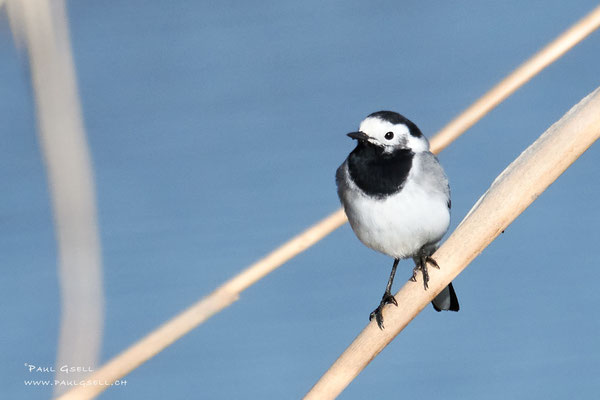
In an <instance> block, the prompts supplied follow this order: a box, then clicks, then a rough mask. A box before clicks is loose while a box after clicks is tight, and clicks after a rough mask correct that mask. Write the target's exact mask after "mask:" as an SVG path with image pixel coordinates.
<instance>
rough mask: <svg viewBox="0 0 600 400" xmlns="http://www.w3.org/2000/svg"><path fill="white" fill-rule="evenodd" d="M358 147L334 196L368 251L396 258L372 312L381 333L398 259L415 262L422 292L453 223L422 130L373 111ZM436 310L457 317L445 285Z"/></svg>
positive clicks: (442, 177)
mask: <svg viewBox="0 0 600 400" xmlns="http://www.w3.org/2000/svg"><path fill="white" fill-rule="evenodd" d="M348 136H350V137H351V138H352V139H356V140H357V141H358V143H357V145H356V148H355V149H354V150H352V152H351V153H350V155H349V156H348V158H346V160H345V161H344V163H343V164H342V165H341V166H340V167H339V168H338V170H337V173H336V183H337V188H338V195H339V196H340V200H341V202H342V205H343V206H344V210H345V212H346V215H347V216H348V220H349V221H350V226H351V227H352V230H353V231H354V233H355V234H356V236H357V237H358V238H359V239H360V241H361V242H363V243H364V244H365V245H366V246H368V247H370V248H372V249H373V250H376V251H379V252H381V253H383V254H387V255H388V256H390V257H393V258H394V265H393V266H392V272H391V273H390V278H389V280H388V283H387V286H386V288H385V293H384V294H383V297H382V299H381V302H380V303H379V306H378V307H377V308H376V309H375V310H374V311H373V312H372V313H371V315H370V317H369V320H371V319H373V317H375V319H376V321H377V324H378V325H379V328H381V329H383V315H382V309H383V307H384V306H385V305H386V304H389V303H393V304H395V305H398V303H397V302H396V299H395V298H394V296H393V295H392V293H391V291H390V290H391V288H392V283H393V281H394V275H395V274H396V267H397V266H398V261H399V260H401V259H404V258H409V257H412V258H413V260H414V261H415V267H414V269H413V275H412V277H411V280H413V281H416V274H417V272H418V271H421V272H422V274H423V284H424V286H425V289H427V283H428V281H429V275H428V273H427V263H430V264H432V265H433V266H434V267H436V268H439V266H438V264H437V262H436V261H435V260H434V259H433V258H431V255H432V254H433V253H434V252H435V250H436V249H437V244H438V242H439V241H440V239H441V238H442V236H444V234H445V233H446V231H447V230H448V225H449V224H450V187H449V186H448V179H447V178H446V174H445V173H444V170H443V169H442V167H441V166H440V164H439V162H438V160H437V158H436V157H435V155H433V154H432V153H431V152H430V151H429V141H428V140H427V138H425V136H423V134H422V133H421V131H420V130H419V128H417V126H416V125H415V124H414V123H412V122H411V121H409V120H408V119H406V118H405V117H403V116H402V115H400V114H398V113H395V112H392V111H378V112H375V113H373V114H371V115H369V116H368V117H367V118H366V119H365V120H364V121H362V122H361V124H360V127H359V129H358V132H351V133H349V134H348ZM432 304H433V307H434V308H435V310H436V311H441V310H451V311H458V309H459V306H458V299H457V298H456V293H455V292H454V288H453V287H452V283H450V285H448V287H446V288H445V289H444V290H443V291H442V292H441V293H440V294H439V295H438V296H437V297H436V298H435V299H434V300H433V302H432Z"/></svg>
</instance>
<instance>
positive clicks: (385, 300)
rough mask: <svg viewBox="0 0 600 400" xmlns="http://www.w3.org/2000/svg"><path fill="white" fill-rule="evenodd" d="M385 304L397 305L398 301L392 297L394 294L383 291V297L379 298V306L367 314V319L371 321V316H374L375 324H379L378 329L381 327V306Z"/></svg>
mask: <svg viewBox="0 0 600 400" xmlns="http://www.w3.org/2000/svg"><path fill="white" fill-rule="evenodd" d="M386 304H393V305H395V306H396V307H397V306H398V302H397V301H396V298H395V297H394V295H392V294H391V293H389V292H385V293H384V294H383V297H382V298H381V302H380V303H379V306H378V307H377V308H376V309H374V310H373V312H372V313H371V314H370V315H369V321H371V320H372V319H373V317H375V321H376V322H377V326H379V329H383V328H384V326H383V307H385V306H386Z"/></svg>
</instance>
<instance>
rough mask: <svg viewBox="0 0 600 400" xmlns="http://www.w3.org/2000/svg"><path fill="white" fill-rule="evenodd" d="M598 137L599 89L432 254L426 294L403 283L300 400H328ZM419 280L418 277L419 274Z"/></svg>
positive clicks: (501, 178) (536, 146)
mask: <svg viewBox="0 0 600 400" xmlns="http://www.w3.org/2000/svg"><path fill="white" fill-rule="evenodd" d="M599 137H600V88H598V89H596V90H595V91H594V92H593V93H591V94H590V95H588V96H587V97H586V98H584V99H583V100H582V101H581V102H579V104H577V105H576V106H574V107H573V108H572V109H571V110H570V111H569V112H568V113H567V114H565V116H563V117H562V118H561V119H560V121H558V122H557V123H555V124H554V125H552V126H551V127H550V128H549V129H548V130H547V131H546V132H545V133H544V134H542V136H540V137H539V138H538V139H537V140H536V141H535V142H534V143H533V144H532V145H531V146H529V147H528V148H527V150H525V151H524V152H523V153H522V154H521V155H520V156H519V157H518V158H517V159H516V160H515V161H513V162H512V163H511V164H510V165H509V166H508V167H507V168H506V169H505V170H504V171H503V172H502V173H501V174H500V175H499V176H498V177H497V178H496V180H495V181H494V182H493V183H492V185H491V186H490V188H489V189H488V190H487V192H485V193H484V195H483V196H482V197H481V198H480V199H479V200H478V201H477V203H476V204H475V205H474V206H473V208H472V209H471V211H470V212H469V214H467V216H466V217H465V219H464V220H463V221H462V222H461V223H460V225H459V226H458V228H456V230H455V231H454V232H453V233H452V235H450V237H449V238H448V240H446V242H444V244H443V245H442V246H441V247H440V248H439V249H438V251H437V252H436V253H435V254H434V255H433V258H435V260H436V261H437V262H438V264H439V265H440V266H441V269H439V270H437V269H435V268H430V272H431V273H430V279H431V280H430V281H429V289H430V290H427V291H425V290H423V284H422V282H417V283H414V282H410V281H409V282H407V283H406V284H405V285H404V287H402V289H400V290H399V291H398V293H396V295H395V297H396V300H397V301H398V307H389V306H388V307H386V308H385V309H384V311H385V314H386V315H385V329H384V330H380V329H379V328H378V327H377V324H376V323H375V321H372V322H371V323H369V324H368V325H367V327H366V328H365V329H364V330H363V331H362V332H361V333H360V334H359V335H358V336H357V337H356V339H355V340H354V341H353V342H352V344H350V346H348V348H347V349H346V350H345V351H344V353H342V355H341V356H340V357H339V358H338V359H337V360H336V361H335V363H334V364H333V365H332V366H331V367H330V368H329V370H328V371H327V372H326V373H325V374H324V375H323V376H322V377H321V379H319V381H318V382H317V383H316V384H315V386H313V388H312V389H311V390H310V391H309V392H308V394H307V395H306V397H305V399H307V400H311V399H319V400H326V399H333V398H335V397H337V396H338V395H339V394H340V393H341V392H342V391H343V390H344V389H345V388H346V386H348V384H349V383H350V382H352V380H353V379H354V378H355V377H356V376H357V375H358V374H359V373H360V372H361V371H362V370H363V369H364V368H365V367H366V366H367V365H368V364H369V363H370V362H371V360H373V358H375V356H377V354H379V352H381V350H383V348H384V347H385V346H387V345H388V343H390V342H391V341H392V340H393V339H394V338H395V337H396V335H398V333H400V332H401V331H402V329H404V327H406V325H408V323H409V322H410V321H412V319H413V318H414V317H415V316H416V315H417V314H418V313H419V312H421V310H422V309H423V308H425V307H426V306H427V304H429V302H430V301H431V300H432V299H433V298H434V297H435V296H436V295H437V294H438V293H439V292H440V291H442V289H444V288H445V287H446V286H447V285H448V284H449V283H450V282H451V281H452V280H453V279H454V278H455V277H456V276H457V275H458V274H459V273H461V271H462V270H464V269H465V268H466V267H467V265H469V263H470V262H471V261H472V260H473V259H474V258H475V257H477V256H478V255H479V254H480V253H481V252H482V251H483V249H485V248H486V247H487V246H488V245H489V244H490V243H491V242H492V241H493V240H494V239H495V238H496V237H497V236H498V235H499V234H500V233H501V232H502V231H503V230H504V229H505V228H506V227H507V226H508V225H510V223H511V222H512V221H514V220H515V219H516V218H517V217H518V216H519V214H521V213H522V212H523V211H524V210H525V209H526V208H527V207H528V206H529V205H530V204H531V203H532V202H533V201H534V200H535V199H537V197H538V196H539V195H540V194H541V193H542V192H543V191H544V190H546V188H547V187H548V186H550V184H551V183H552V182H554V181H555V180H556V179H557V178H558V177H559V176H560V175H561V174H562V173H563V172H564V171H565V170H566V169H567V168H568V167H569V166H570V165H571V164H572V163H573V162H574V161H575V160H577V158H579V156H580V155H581V154H583V152H584V151H586V150H587V149H588V148H589V147H590V146H591V145H592V144H593V143H594V142H595V141H596V140H597V139H598V138H599ZM419 278H420V275H419Z"/></svg>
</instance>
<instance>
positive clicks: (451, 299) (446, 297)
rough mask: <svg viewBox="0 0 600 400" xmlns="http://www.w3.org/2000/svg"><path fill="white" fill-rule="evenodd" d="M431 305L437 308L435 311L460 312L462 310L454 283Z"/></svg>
mask: <svg viewBox="0 0 600 400" xmlns="http://www.w3.org/2000/svg"><path fill="white" fill-rule="evenodd" d="M431 304H432V305H433V308H435V311H442V310H448V311H458V310H459V309H460V306H459V304H458V297H456V292H455V291H454V287H453V286H452V282H450V284H449V285H448V286H447V287H446V288H445V289H444V290H442V291H441V292H440V294H438V295H437V296H436V298H435V299H433V301H432V302H431Z"/></svg>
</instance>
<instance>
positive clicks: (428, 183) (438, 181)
mask: <svg viewBox="0 0 600 400" xmlns="http://www.w3.org/2000/svg"><path fill="white" fill-rule="evenodd" d="M419 159H420V162H421V168H420V171H419V174H418V176H417V177H416V178H417V179H419V181H420V182H422V184H423V185H424V186H425V187H427V188H428V189H429V190H431V191H432V192H437V193H440V194H442V195H443V196H445V198H446V200H447V202H448V208H450V206H451V201H450V185H449V184H448V178H447V177H446V173H445V172H444V169H443V168H442V166H441V165H440V162H439V161H438V159H437V157H436V156H435V155H434V154H433V153H431V152H429V151H426V152H422V153H419Z"/></svg>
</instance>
